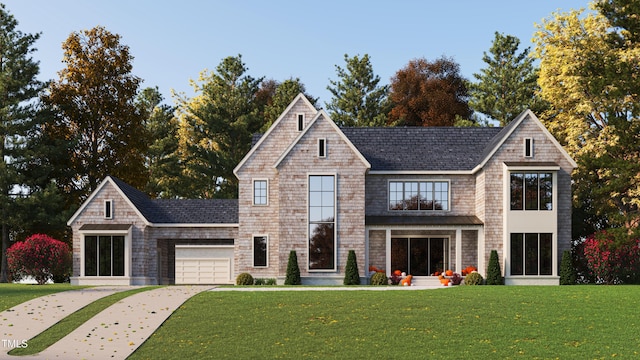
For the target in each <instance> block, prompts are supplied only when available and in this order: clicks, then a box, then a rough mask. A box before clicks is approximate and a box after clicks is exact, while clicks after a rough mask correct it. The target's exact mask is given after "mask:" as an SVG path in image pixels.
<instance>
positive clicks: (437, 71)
mask: <svg viewBox="0 0 640 360" xmlns="http://www.w3.org/2000/svg"><path fill="white" fill-rule="evenodd" d="M467 97H468V93H467V86H466V80H465V79H464V78H463V77H462V76H461V75H460V66H459V65H458V64H457V63H455V62H454V61H453V59H449V58H446V57H442V58H439V59H437V60H435V61H434V62H429V61H427V60H426V59H424V58H420V59H415V60H411V61H409V64H408V65H407V66H406V67H405V68H403V69H401V70H399V71H398V72H397V73H396V75H395V76H394V77H393V78H392V79H391V92H390V94H389V99H390V100H391V103H392V106H393V108H392V109H391V112H390V114H389V119H388V123H394V122H395V123H397V124H398V125H405V126H452V125H453V124H454V123H455V122H456V116H459V117H462V118H463V119H470V118H471V113H472V112H471V110H470V109H469V104H468V103H467Z"/></svg>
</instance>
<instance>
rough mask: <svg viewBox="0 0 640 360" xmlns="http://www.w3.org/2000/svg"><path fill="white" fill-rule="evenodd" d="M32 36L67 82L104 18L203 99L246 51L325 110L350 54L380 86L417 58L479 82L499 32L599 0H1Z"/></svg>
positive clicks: (155, 76) (48, 66)
mask: <svg viewBox="0 0 640 360" xmlns="http://www.w3.org/2000/svg"><path fill="white" fill-rule="evenodd" d="M0 2H2V3H4V4H5V6H6V8H5V9H6V10H7V11H9V12H10V13H11V14H13V16H14V17H15V18H16V20H17V21H18V23H19V24H18V30H20V31H22V32H23V33H41V36H40V39H39V40H38V41H37V42H36V43H35V48H36V49H37V51H36V52H35V53H34V54H33V58H34V59H35V60H37V61H39V62H40V76H39V78H40V79H41V80H51V79H58V71H60V70H61V69H63V68H64V63H63V62H62V56H63V52H62V47H61V45H62V43H63V42H64V41H65V40H66V39H67V38H68V36H69V34H71V33H72V32H78V31H81V30H88V29H91V28H93V27H95V26H98V25H100V26H103V27H105V28H106V29H107V30H109V31H110V32H112V33H117V34H119V35H120V36H121V43H122V44H125V45H127V46H129V48H130V52H131V54H132V55H133V56H134V61H133V70H132V73H133V75H136V76H138V77H140V78H142V79H143V80H144V82H143V84H142V87H156V86H157V87H158V88H159V90H160V92H161V93H162V94H163V96H164V98H165V103H167V104H174V98H173V96H172V92H177V93H183V94H184V95H186V96H187V97H192V96H194V95H195V94H194V92H193V87H192V85H191V80H196V81H197V79H198V76H199V74H200V73H201V72H202V71H203V70H210V71H215V68H216V67H217V66H218V65H219V64H220V62H221V61H222V60H223V59H224V58H226V57H228V56H237V55H239V54H240V55H242V61H243V62H244V63H245V65H246V67H247V68H248V71H247V74H248V75H250V76H252V77H254V78H260V77H265V79H274V80H277V81H280V82H282V81H284V80H287V79H290V78H294V79H295V78H299V79H300V81H301V82H302V83H303V84H304V85H305V87H306V90H307V93H308V94H310V95H311V96H313V97H319V98H320V99H319V100H320V101H319V103H318V105H320V107H323V108H326V106H325V103H326V102H329V101H330V99H331V93H330V92H329V91H328V90H327V86H329V85H330V82H329V81H330V80H334V81H336V80H338V77H337V75H336V67H335V66H336V65H338V66H340V67H342V68H345V67H346V66H345V61H344V55H345V54H348V55H349V57H352V56H355V55H359V56H362V55H364V54H368V55H369V57H370V61H371V64H372V67H373V71H374V74H375V75H377V76H379V77H380V79H381V81H380V84H381V85H382V84H389V83H390V79H391V77H392V76H393V75H394V74H395V73H396V72H397V71H398V70H400V69H402V68H404V67H405V66H406V65H407V64H408V63H409V61H410V60H412V59H416V58H426V59H427V60H429V61H433V60H435V59H437V58H440V57H442V56H446V57H450V58H453V60H454V61H455V62H456V63H458V64H459V65H460V73H461V75H462V76H463V77H465V78H467V79H471V80H472V79H473V74H474V73H479V72H480V70H481V69H483V68H485V67H486V63H484V62H483V61H482V56H483V53H484V52H487V53H488V52H489V48H490V47H491V43H492V41H493V39H494V37H495V35H494V34H495V32H496V31H497V32H500V33H503V34H505V35H512V36H516V37H517V38H519V39H520V41H521V49H524V48H526V47H531V48H533V44H532V42H531V38H532V37H533V34H534V32H535V31H536V27H535V24H540V23H541V22H542V20H543V19H545V18H548V17H550V16H551V15H552V14H553V13H554V12H557V11H561V12H567V11H569V10H571V9H580V8H587V7H588V3H589V1H588V0H557V1H553V0H484V1H480V0H457V1H435V0H421V1H418V0H415V1H414V0H403V1H377V0H368V1H365V0H351V1H349V0H338V1H336V0H324V1H304V0H298V1H280V0H270V1H264V0H262V1H253V0H244V1H243V0H234V1H215V0H209V1H202V0H199V1H195V0H181V1H175V0H174V1H165V0H108V1H104V0H103V1H99V0H92V1H90V0H56V1H50V0H4V1H3V0H0Z"/></svg>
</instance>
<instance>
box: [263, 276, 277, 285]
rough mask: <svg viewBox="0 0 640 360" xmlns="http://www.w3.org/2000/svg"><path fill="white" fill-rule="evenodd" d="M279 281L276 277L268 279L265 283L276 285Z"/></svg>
mask: <svg viewBox="0 0 640 360" xmlns="http://www.w3.org/2000/svg"><path fill="white" fill-rule="evenodd" d="M277 283H278V282H277V281H276V279H274V278H269V279H266V280H265V282H264V284H265V285H276V284H277Z"/></svg>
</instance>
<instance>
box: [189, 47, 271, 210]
mask: <svg viewBox="0 0 640 360" xmlns="http://www.w3.org/2000/svg"><path fill="white" fill-rule="evenodd" d="M247 70H248V69H247V67H246V66H245V64H244V63H243V62H242V56H241V55H238V56H236V57H232V56H230V57H227V58H225V59H223V60H222V62H221V63H220V64H219V65H218V66H217V67H216V71H215V72H209V71H206V70H205V71H203V72H202V73H200V78H199V82H200V83H196V82H193V87H194V91H195V93H196V94H197V95H196V96H195V97H193V98H191V99H184V98H179V99H178V107H177V113H178V118H179V129H178V136H179V144H178V156H179V160H180V163H181V164H182V175H181V179H182V186H180V189H181V191H182V193H180V194H179V195H180V196H181V197H188V198H236V197H237V196H238V179H237V178H236V177H235V175H234V174H233V169H234V168H235V166H236V165H237V164H238V163H239V162H240V160H241V159H242V158H243V157H244V156H245V155H246V153H247V152H248V151H249V149H250V147H251V138H252V136H253V134H254V133H255V132H257V131H259V130H260V128H261V127H262V124H263V123H262V119H261V118H260V116H259V114H260V109H259V108H258V106H257V104H256V102H255V97H256V93H257V92H258V89H259V86H260V82H261V81H262V79H254V78H253V77H251V76H249V75H247V74H246V72H247Z"/></svg>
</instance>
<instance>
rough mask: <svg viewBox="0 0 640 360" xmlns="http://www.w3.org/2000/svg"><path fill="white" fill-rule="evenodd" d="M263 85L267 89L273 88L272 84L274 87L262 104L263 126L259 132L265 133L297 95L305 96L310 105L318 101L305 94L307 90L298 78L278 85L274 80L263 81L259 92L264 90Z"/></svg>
mask: <svg viewBox="0 0 640 360" xmlns="http://www.w3.org/2000/svg"><path fill="white" fill-rule="evenodd" d="M265 83H267V84H268V85H267V89H268V88H269V87H270V86H273V84H275V87H274V88H273V95H272V96H271V98H270V99H269V100H268V101H267V102H265V104H264V111H263V114H264V115H263V118H264V125H262V129H260V132H265V131H267V130H268V129H269V127H270V126H271V125H272V124H273V123H274V122H275V121H276V120H277V119H278V117H279V116H280V115H281V114H282V112H284V110H285V109H286V108H287V106H289V104H290V103H291V101H293V99H295V97H296V96H298V94H300V93H302V94H304V96H306V98H307V99H308V100H309V102H311V104H313V105H315V104H316V102H317V101H318V99H317V98H314V97H313V96H311V95H309V94H307V90H306V88H305V86H304V84H303V83H301V82H300V79H298V78H296V79H289V80H285V81H283V82H282V83H278V82H277V81H275V80H270V81H265V82H263V83H262V84H263V86H262V87H261V91H263V90H262V89H264V88H265V86H264V85H265Z"/></svg>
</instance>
